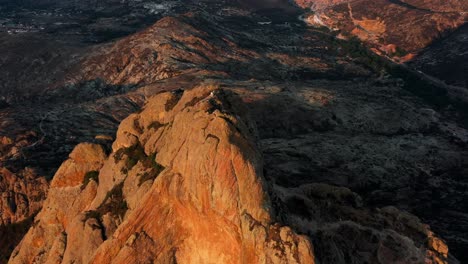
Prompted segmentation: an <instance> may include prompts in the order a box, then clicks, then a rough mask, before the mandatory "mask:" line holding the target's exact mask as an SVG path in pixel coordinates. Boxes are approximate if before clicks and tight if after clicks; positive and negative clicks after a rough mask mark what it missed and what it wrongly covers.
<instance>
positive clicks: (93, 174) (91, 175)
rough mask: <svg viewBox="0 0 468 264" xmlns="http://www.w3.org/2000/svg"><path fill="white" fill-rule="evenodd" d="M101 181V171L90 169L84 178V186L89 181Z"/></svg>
mask: <svg viewBox="0 0 468 264" xmlns="http://www.w3.org/2000/svg"><path fill="white" fill-rule="evenodd" d="M91 180H93V181H95V182H96V183H99V171H88V172H87V173H86V174H85V176H84V178H83V188H84V187H86V186H87V185H88V183H89V181H91Z"/></svg>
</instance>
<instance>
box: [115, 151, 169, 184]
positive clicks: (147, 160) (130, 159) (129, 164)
mask: <svg viewBox="0 0 468 264" xmlns="http://www.w3.org/2000/svg"><path fill="white" fill-rule="evenodd" d="M124 158H126V160H125V166H124V167H123V168H122V173H128V171H130V170H131V169H132V168H133V167H135V165H136V164H137V163H138V162H141V164H142V165H143V166H144V167H146V168H152V169H153V170H156V171H157V174H159V173H160V172H161V171H162V170H163V169H164V167H163V166H161V165H160V164H158V163H157V162H156V153H153V154H151V155H149V156H148V155H146V153H145V150H144V149H143V146H141V144H139V143H138V144H136V145H133V146H131V147H128V148H121V149H119V150H118V151H117V152H116V153H115V155H114V159H115V161H116V162H118V161H120V160H122V159H124ZM156 176H157V175H156Z"/></svg>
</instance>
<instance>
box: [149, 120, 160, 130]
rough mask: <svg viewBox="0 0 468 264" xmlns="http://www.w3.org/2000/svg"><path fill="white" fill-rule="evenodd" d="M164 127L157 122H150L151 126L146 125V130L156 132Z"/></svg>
mask: <svg viewBox="0 0 468 264" xmlns="http://www.w3.org/2000/svg"><path fill="white" fill-rule="evenodd" d="M163 126H165V125H163V124H161V123H159V122H158V121H154V122H152V123H151V124H149V125H148V127H147V128H146V129H154V130H158V129H159V128H161V127H163Z"/></svg>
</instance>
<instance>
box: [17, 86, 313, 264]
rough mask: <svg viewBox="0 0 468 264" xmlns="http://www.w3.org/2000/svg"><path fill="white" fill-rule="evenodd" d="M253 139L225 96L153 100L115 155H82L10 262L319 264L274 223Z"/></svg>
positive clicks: (122, 133) (129, 126)
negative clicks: (315, 263)
mask: <svg viewBox="0 0 468 264" xmlns="http://www.w3.org/2000/svg"><path fill="white" fill-rule="evenodd" d="M255 131H256V130H255V127H254V126H253V125H252V123H251V122H250V121H249V119H248V118H247V117H246V115H245V112H244V111H243V110H242V107H241V105H240V104H239V102H238V100H237V99H236V97H235V96H234V95H232V94H231V93H229V92H227V91H224V90H220V89H217V88H215V87H212V86H210V85H207V86H205V87H199V88H196V89H194V90H191V91H187V92H185V93H184V94H183V95H181V94H179V93H163V94H160V95H158V96H156V97H155V98H154V99H151V100H150V101H149V102H148V104H147V105H146V106H145V108H144V109H143V111H142V112H141V113H139V114H134V115H131V116H130V117H128V118H127V119H125V120H124V121H123V122H122V124H121V125H120V127H119V130H118V132H117V139H116V141H115V142H114V144H113V152H112V153H111V154H110V156H109V157H107V158H106V155H105V152H104V150H103V149H102V147H100V146H99V145H95V144H81V145H78V146H77V148H75V150H74V151H73V152H72V154H71V155H70V158H69V160H67V161H66V162H65V163H63V164H62V166H61V167H60V169H59V170H58V171H57V174H56V175H55V177H54V180H53V181H52V184H51V189H50V191H49V195H48V198H47V200H46V202H45V204H44V208H43V210H42V211H41V212H40V213H39V215H38V216H37V217H36V220H35V223H34V225H33V227H32V228H31V229H30V230H29V232H28V234H27V235H26V236H25V238H24V239H23V241H22V242H21V244H20V245H19V246H18V248H17V249H16V250H15V252H13V254H12V257H11V259H10V263H33V262H34V263H71V262H73V263H146V262H157V263H314V256H313V249H312V245H311V243H310V242H309V240H308V238H306V237H305V236H300V235H297V234H296V233H295V232H294V231H293V230H292V229H291V228H289V227H286V226H281V225H280V224H279V223H277V222H276V220H275V213H274V209H273V207H272V204H271V202H270V198H269V195H268V186H267V184H266V183H265V181H264V179H263V176H262V159H261V155H260V153H259V152H258V148H257V147H256V144H255V141H254V139H255V136H256V134H255V133H256V132H255Z"/></svg>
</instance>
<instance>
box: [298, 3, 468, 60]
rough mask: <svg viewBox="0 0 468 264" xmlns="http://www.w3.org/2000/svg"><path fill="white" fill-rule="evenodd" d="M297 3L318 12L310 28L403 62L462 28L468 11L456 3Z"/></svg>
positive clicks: (462, 4)
mask: <svg viewBox="0 0 468 264" xmlns="http://www.w3.org/2000/svg"><path fill="white" fill-rule="evenodd" d="M297 2H298V4H299V5H301V6H302V7H308V8H312V9H315V12H314V13H313V14H311V15H310V16H309V17H308V19H307V21H308V22H309V23H310V24H314V25H318V26H326V27H328V28H330V29H333V30H339V31H340V32H342V33H344V34H347V35H349V36H355V37H357V38H359V39H360V40H362V41H364V42H366V43H368V44H369V45H370V46H371V47H373V48H375V49H376V50H378V52H379V53H382V54H384V55H388V56H390V57H395V58H401V60H403V61H404V60H409V59H412V58H413V56H411V55H409V54H413V55H414V54H417V53H418V52H420V51H421V50H422V49H423V48H425V47H427V46H428V45H429V44H431V43H432V42H434V41H436V40H438V39H440V38H441V37H442V36H446V35H447V34H448V33H449V32H451V31H454V30H456V29H457V28H458V27H459V26H461V25H463V24H464V23H465V22H466V19H467V11H468V4H467V3H466V1H456V0H451V1H443V2H442V1H436V0H420V1H413V0H407V1H399V0H394V1H386V0H377V1H373V0H372V1H371V0H344V1H297ZM389 45H395V47H396V49H395V47H394V48H389Z"/></svg>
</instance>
